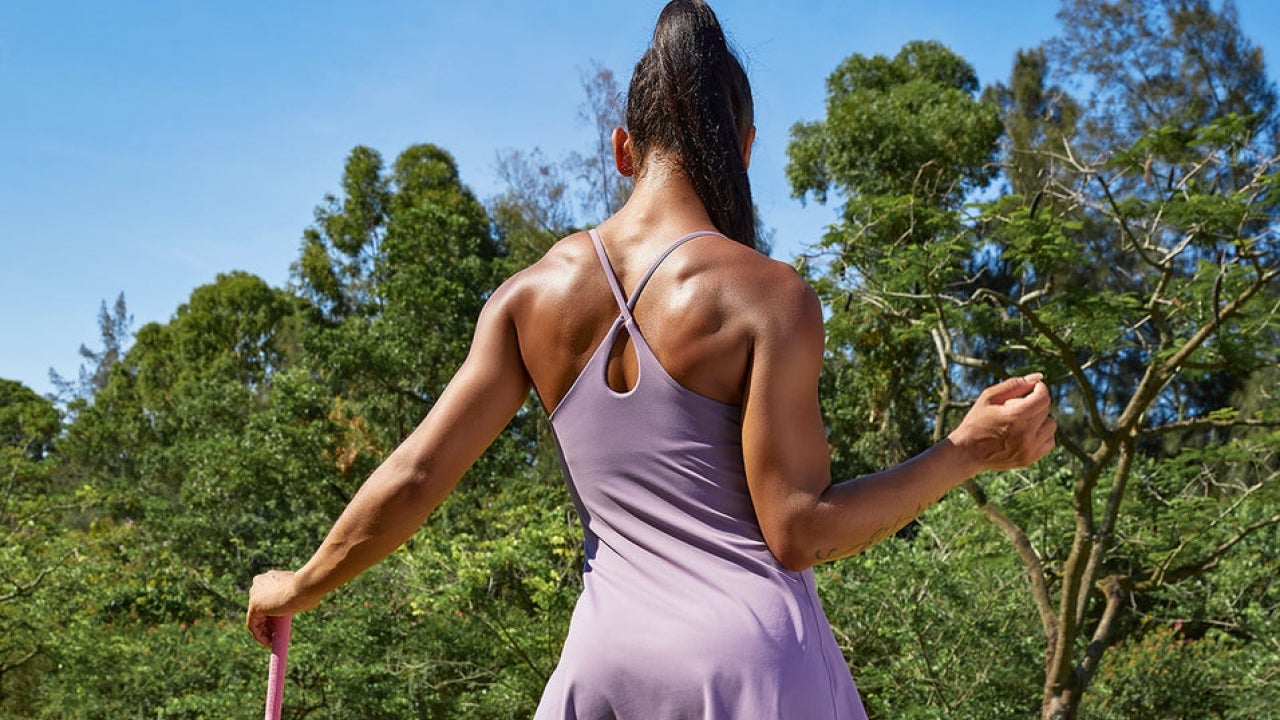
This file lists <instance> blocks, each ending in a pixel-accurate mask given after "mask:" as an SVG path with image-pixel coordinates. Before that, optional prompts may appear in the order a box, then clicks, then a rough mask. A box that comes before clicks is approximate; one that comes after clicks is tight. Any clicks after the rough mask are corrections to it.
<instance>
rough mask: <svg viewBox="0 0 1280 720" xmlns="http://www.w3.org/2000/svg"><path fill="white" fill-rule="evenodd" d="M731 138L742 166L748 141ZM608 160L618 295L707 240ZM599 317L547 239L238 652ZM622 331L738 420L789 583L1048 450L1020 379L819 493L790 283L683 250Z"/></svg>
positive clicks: (684, 201)
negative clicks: (955, 490) (631, 186)
mask: <svg viewBox="0 0 1280 720" xmlns="http://www.w3.org/2000/svg"><path fill="white" fill-rule="evenodd" d="M745 137H746V140H745V143H744V148H743V155H744V158H745V159H747V160H748V161H749V160H750V149H751V143H752V140H753V139H754V128H753V129H752V130H751V132H748V133H746V135H745ZM613 145H614V155H615V160H616V162H617V166H618V170H619V172H621V173H623V174H625V175H634V176H635V190H634V192H633V194H632V196H631V198H630V199H629V200H628V202H627V203H626V205H625V206H624V207H623V208H622V209H621V210H619V211H618V212H617V213H616V214H615V215H613V216H612V217H610V218H609V219H608V220H606V221H605V222H604V223H602V224H601V225H600V226H599V232H600V235H601V236H602V237H603V239H604V243H605V247H606V250H607V252H608V255H609V258H610V261H611V262H612V264H613V267H614V269H615V271H616V272H617V275H618V277H619V280H620V281H621V283H622V285H623V289H624V291H625V292H627V293H628V294H629V293H630V291H631V290H632V288H634V287H635V285H636V283H637V282H639V280H640V275H641V274H642V273H643V272H644V271H645V270H646V269H647V268H648V266H649V264H650V263H651V262H652V261H653V260H654V259H655V258H656V257H657V255H658V254H659V253H660V252H661V251H662V250H664V249H665V248H666V247H667V245H668V244H670V243H671V241H672V240H674V239H675V238H678V237H681V236H683V235H686V234H688V233H690V232H694V231H698V230H713V229H714V226H713V224H712V222H711V220H710V219H709V217H708V215H707V212H706V210H705V208H704V207H703V205H702V202H701V200H699V198H698V196H697V194H696V193H695V191H694V189H693V187H692V185H691V184H690V183H689V181H688V180H687V178H686V177H685V176H684V175H683V174H682V173H681V172H680V171H679V170H678V164H677V163H676V162H674V161H673V160H674V158H670V157H666V156H665V155H664V153H663V152H662V151H660V150H653V151H651V152H650V153H649V155H648V156H647V157H644V158H635V157H633V152H632V147H631V142H630V139H629V137H628V136H627V134H626V133H625V132H624V131H623V130H621V129H618V130H615V131H614V135H613ZM616 316H617V306H616V304H615V302H614V299H613V296H612V294H611V291H610V289H609V285H608V282H607V280H606V279H605V275H604V273H603V272H602V271H601V269H600V264H599V261H598V260H597V258H596V254H595V251H594V249H593V247H592V244H591V240H590V238H589V236H588V235H587V234H586V233H577V234H574V235H571V236H569V237H566V238H564V239H563V240H561V241H560V242H559V243H557V244H556V245H555V246H554V247H553V248H552V249H551V250H550V251H549V252H548V253H547V254H546V256H544V257H543V258H542V259H541V260H539V261H538V262H537V263H535V264H533V265H532V266H530V267H529V268H527V269H525V270H523V271H521V272H520V273H517V274H516V275H515V276H513V277H511V278H510V279H509V280H507V281H506V282H505V283H503V285H502V286H501V287H500V288H499V289H498V290H497V291H496V292H494V294H493V295H492V297H491V298H490V299H489V301H488V303H487V304H486V305H485V308H484V310H483V311H482V313H481V315H480V318H479V320H478V321H477V324H476V331H475V336H474V338H473V340H472V344H471V350H470V352H469V354H468V355H467V359H466V360H465V362H464V363H463V365H462V367H461V368H460V369H459V370H458V372H457V374H456V375H455V376H454V377H453V380H452V381H451V382H450V383H449V386H448V388H447V389H446V390H445V392H444V393H443V394H442V395H441V397H440V398H439V400H438V401H437V402H436V404H435V405H434V406H433V407H432V409H431V411H430V413H428V415H427V417H426V418H425V419H424V420H423V421H422V423H421V424H419V425H418V427H417V428H416V429H415V430H414V431H413V432H412V433H411V434H410V435H409V437H408V438H406V439H405V440H404V442H403V443H402V444H401V445H400V446H399V447H398V448H397V449H396V450H395V451H394V452H393V453H392V454H391V455H390V456H389V457H388V458H387V459H386V460H385V461H384V462H383V463H382V465H381V466H379V467H378V469H377V470H376V471H374V473H373V474H372V475H371V476H370V477H369V479H368V480H367V481H366V482H365V483H364V485H363V486H362V487H361V488H360V490H359V491H358V492H357V493H356V495H355V497H354V498H353V499H352V500H351V503H350V504H349V505H348V506H347V508H346V509H345V510H344V511H343V513H342V515H341V516H340V517H339V518H338V520H337V521H336V523H335V524H334V526H333V528H332V529H331V530H330V532H329V534H328V536H327V537H326V538H325V540H324V542H323V543H322V544H321V546H320V548H319V549H318V550H317V551H316V553H315V555H314V556H313V557H312V558H311V559H310V560H309V561H308V562H307V563H306V564H305V565H304V566H303V567H302V568H301V569H299V570H298V571H297V572H287V571H282V570H273V571H270V572H267V573H264V574H262V575H259V576H257V577H256V578H254V581H253V587H252V588H251V590H250V593H249V610H248V617H247V624H248V627H249V630H250V631H251V632H252V633H253V635H254V637H255V638H257V640H258V641H259V642H260V643H262V644H263V645H264V646H269V645H270V639H271V636H270V627H269V624H268V622H267V618H268V617H269V616H272V615H284V614H291V613H297V612H301V611H304V610H308V609H311V608H313V607H315V606H316V605H317V604H318V603H319V602H320V599H321V598H322V597H323V596H324V595H325V594H326V593H328V592H329V591H331V590H333V589H335V588H337V587H338V586H340V585H342V584H343V583H345V582H347V581H348V580H350V579H351V578H353V577H355V576H356V575H358V574H359V573H360V572H361V571H363V570H365V569H366V568H368V567H370V566H371V565H373V564H374V563H376V562H378V561H379V560H380V559H382V558H383V557H385V556H386V555H388V554H389V553H391V552H392V551H393V550H395V549H396V548H397V547H399V546H400V545H401V544H402V543H403V542H405V541H406V540H407V539H408V538H409V537H410V536H411V535H412V534H413V533H414V532H415V531H416V530H417V529H418V528H419V527H420V526H421V525H422V523H423V522H424V521H425V520H426V518H427V516H428V515H430V513H431V512H432V511H433V510H434V509H435V508H436V506H437V505H439V504H440V503H441V502H442V501H443V500H444V499H445V497H446V496H448V494H449V493H450V491H452V489H453V488H454V486H455V485H456V484H457V482H458V480H459V479H460V478H461V477H462V475H463V473H464V472H465V471H466V470H467V468H469V467H470V466H471V464H472V463H474V462H475V461H476V459H477V458H478V457H479V456H480V454H481V453H482V452H484V450H485V448H487V447H488V446H489V444H490V443H491V442H492V441H493V440H494V439H495V438H496V437H497V436H498V434H499V433H501V432H502V430H503V428H504V427H505V426H506V425H507V423H508V422H509V421H510V420H511V418H512V417H513V416H514V415H515V413H516V411H517V410H519V408H520V407H521V405H522V403H523V402H524V400H525V398H526V397H527V395H528V391H529V389H530V388H532V389H533V390H535V391H536V393H537V395H538V397H539V398H540V399H541V401H542V404H543V406H544V408H545V410H546V411H547V412H551V411H552V410H554V409H555V407H556V406H557V405H558V404H559V402H560V400H561V399H562V398H563V397H564V396H565V393H566V392H568V390H569V388H570V386H571V385H572V384H573V382H574V380H575V379H577V377H578V374H579V373H580V372H581V371H582V368H583V367H584V366H585V365H586V363H587V360H588V359H589V358H590V357H591V354H592V352H593V351H594V350H595V348H596V346H597V345H598V344H599V343H600V342H601V341H602V340H603V338H604V336H605V333H606V332H607V331H608V329H609V326H610V324H611V323H612V322H613V320H614V319H615V317H616ZM635 317H636V321H637V324H638V325H639V326H640V328H641V329H642V331H643V333H644V336H645V339H646V340H647V341H648V342H649V344H650V345H651V346H652V348H653V350H654V353H655V354H656V355H657V357H658V359H659V361H660V362H661V363H662V365H663V367H664V368H666V370H667V371H668V373H669V374H670V375H671V376H672V377H673V378H675V379H676V380H677V381H678V382H679V383H681V384H682V385H684V386H685V387H687V388H688V389H690V390H692V391H694V392H697V393H700V394H702V395H706V396H708V397H711V398H713V399H716V400H719V401H721V402H725V403H731V404H735V405H741V406H742V413H743V421H742V445H743V457H744V461H745V467H746V473H747V485H748V488H749V490H750V493H751V498H752V502H753V504H754V506H755V511H756V516H757V518H758V519H759V522H760V529H761V531H762V533H763V535H764V538H765V542H766V543H767V544H768V546H769V549H770V550H771V551H772V553H773V554H774V556H775V557H776V558H777V560H778V562H779V563H780V564H782V565H783V566H785V567H786V568H788V569H791V570H802V569H805V568H807V567H810V566H812V565H815V564H817V563H820V562H825V561H828V560H832V559H836V558H840V557H846V556H849V555H852V554H855V553H857V552H860V551H862V550H864V549H866V548H867V547H870V546H871V545H872V544H874V543H875V542H878V541H879V540H882V539H883V538H885V537H887V536H889V535H891V534H892V533H893V532H895V531H896V530H897V529H899V528H900V527H902V526H903V525H905V524H906V523H908V522H910V521H911V519H912V518H914V517H916V516H917V515H918V514H919V513H920V512H921V511H922V510H923V509H924V508H926V507H928V506H929V505H931V504H932V503H933V502H935V501H936V500H937V499H938V498H940V497H941V496H942V495H943V494H944V493H946V492H947V491H948V490H949V489H951V488H952V487H954V486H955V485H957V484H959V483H961V482H963V481H964V480H966V479H968V478H970V477H972V476H973V475H975V474H977V473H978V472H981V471H983V470H996V469H1008V468H1013V467H1020V466H1025V465H1028V464H1030V463H1033V462H1035V461H1036V460H1038V459H1040V458H1041V457H1042V456H1043V455H1044V454H1045V453H1047V452H1048V451H1049V450H1051V449H1052V448H1053V446H1054V440H1053V436H1054V432H1055V430H1056V425H1055V423H1054V421H1053V420H1052V418H1050V417H1049V409H1050V397H1049V392H1048V389H1047V388H1046V386H1045V385H1044V383H1043V382H1041V380H1040V377H1039V376H1038V375H1033V376H1029V377H1026V378H1014V379H1010V380H1007V381H1005V382H1003V383H1001V384H999V385H996V386H994V387H992V388H988V389H987V390H986V391H984V392H983V393H982V395H981V396H980V397H979V398H978V400H977V401H976V402H975V404H974V406H973V408H972V409H971V410H970V412H969V413H968V414H967V415H966V416H965V418H964V420H963V421H962V422H961V424H960V426H959V427H957V428H956V429H955V430H954V431H953V432H952V433H951V434H950V435H949V436H948V437H947V438H946V439H944V440H943V441H941V442H939V443H938V444H937V445H935V446H933V447H932V448H930V449H929V450H926V451H925V452H924V453H922V454H921V455H919V456H917V457H915V458H913V459H912V460H909V461H907V462H906V463H903V464H902V465H898V466H896V467H894V468H891V469H888V470H885V471H882V472H879V473H875V474H872V475H868V476H865V477H861V478H856V479H854V480H850V481H846V482H842V483H839V484H835V485H832V483H831V472H830V460H829V456H828V452H829V451H828V447H827V438H826V435H825V433H824V430H823V424H822V417H821V414H820V411H819V405H818V373H819V370H820V369H821V366H822V351H823V342H824V340H823V324H822V309H821V306H820V304H819V302H818V298H817V296H816V294H815V293H814V291H813V290H812V289H811V288H810V287H809V286H808V284H806V283H805V282H804V280H803V279H802V278H801V277H800V276H799V275H798V274H797V273H796V272H795V270H794V269H793V268H792V267H791V266H789V265H787V264H785V263H781V262H777V261H775V260H771V259H769V258H767V257H765V256H764V255H762V254H760V253H758V252H756V251H755V250H752V249H750V248H747V247H745V246H743V245H741V244H739V243H737V242H734V241H733V240H729V239H727V238H723V237H719V236H705V237H700V238H697V239H695V240H692V241H690V242H689V243H687V244H686V245H684V246H682V247H681V248H680V249H679V250H678V251H677V252H675V253H674V254H673V255H672V256H670V257H669V258H668V259H667V260H666V261H665V262H664V263H663V264H662V267H661V269H660V270H659V271H658V273H657V274H655V275H654V276H653V278H652V280H651V281H650V282H649V284H648V286H647V287H646V289H645V291H644V293H643V294H642V295H641V297H640V299H639V302H638V303H637V306H636V309H635ZM623 337H625V335H623ZM637 373H638V368H637V364H636V360H635V355H634V352H633V351H632V350H631V349H630V348H629V347H628V344H627V343H626V342H625V341H623V342H620V343H619V345H618V346H617V347H615V348H614V352H613V353H612V355H611V359H610V363H609V373H608V377H609V383H610V385H612V386H614V387H615V388H616V389H623V388H628V387H631V386H633V385H634V383H635V382H636V378H637Z"/></svg>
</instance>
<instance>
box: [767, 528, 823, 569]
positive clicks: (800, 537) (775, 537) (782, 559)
mask: <svg viewBox="0 0 1280 720" xmlns="http://www.w3.org/2000/svg"><path fill="white" fill-rule="evenodd" d="M789 524H790V525H792V527H777V528H774V529H772V530H771V531H770V530H766V531H765V533H764V535H765V544H766V545H768V546H769V552H770V553H772V554H773V557H774V559H775V560H777V561H778V564H779V565H781V566H782V567H784V568H786V569H787V570H790V571H791V572H803V571H805V570H808V569H809V568H811V567H813V566H814V565H817V564H818V563H819V562H821V561H822V552H821V550H819V549H817V548H815V547H814V546H813V544H812V542H811V541H810V540H809V538H808V537H806V533H804V531H803V529H802V528H800V527H796V526H795V525H796V524H795V523H789Z"/></svg>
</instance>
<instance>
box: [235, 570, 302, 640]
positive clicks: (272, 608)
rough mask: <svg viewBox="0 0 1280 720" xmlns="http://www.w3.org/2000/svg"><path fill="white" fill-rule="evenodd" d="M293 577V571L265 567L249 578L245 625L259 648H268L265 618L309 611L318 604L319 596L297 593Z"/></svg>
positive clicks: (295, 575) (267, 629) (268, 638)
mask: <svg viewBox="0 0 1280 720" xmlns="http://www.w3.org/2000/svg"><path fill="white" fill-rule="evenodd" d="M296 579H297V574H296V573H292V572H289V571H287V570H269V571H267V572H265V573H263V574H261V575H259V576H257V577H255V578H254V579H253V587H251V588H250V589H249V613H248V616H247V617H246V618H245V625H246V626H247V627H248V628H249V632H251V633H253V637H254V639H255V640H257V641H258V642H259V643H261V644H262V646H263V647H266V648H269V647H271V623H269V622H268V621H267V618H269V617H272V616H278V615H292V614H294V613H298V612H302V611H304V610H310V609H311V608H313V607H315V606H316V605H317V604H318V603H319V598H315V599H309V598H304V597H301V596H300V595H299V592H298V583H297V582H296Z"/></svg>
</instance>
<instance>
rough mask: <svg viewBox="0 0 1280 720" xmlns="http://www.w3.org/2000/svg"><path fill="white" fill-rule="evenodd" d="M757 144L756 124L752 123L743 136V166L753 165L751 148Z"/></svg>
mask: <svg viewBox="0 0 1280 720" xmlns="http://www.w3.org/2000/svg"><path fill="white" fill-rule="evenodd" d="M755 144H756V126H755V125H752V126H751V127H750V128H749V129H748V130H747V134H746V135H744V136H743V138H742V167H744V168H749V167H751V148H752V146H754V145H755Z"/></svg>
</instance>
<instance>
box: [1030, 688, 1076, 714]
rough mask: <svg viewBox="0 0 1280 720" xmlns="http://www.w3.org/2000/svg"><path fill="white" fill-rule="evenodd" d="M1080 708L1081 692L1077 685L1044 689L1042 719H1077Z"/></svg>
mask: <svg viewBox="0 0 1280 720" xmlns="http://www.w3.org/2000/svg"><path fill="white" fill-rule="evenodd" d="M1079 709H1080V693H1078V692H1076V688H1075V687H1068V688H1051V687H1046V688H1045V689H1044V701H1043V702H1042V703H1041V705H1040V720H1075V718H1076V711H1077V710H1079Z"/></svg>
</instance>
